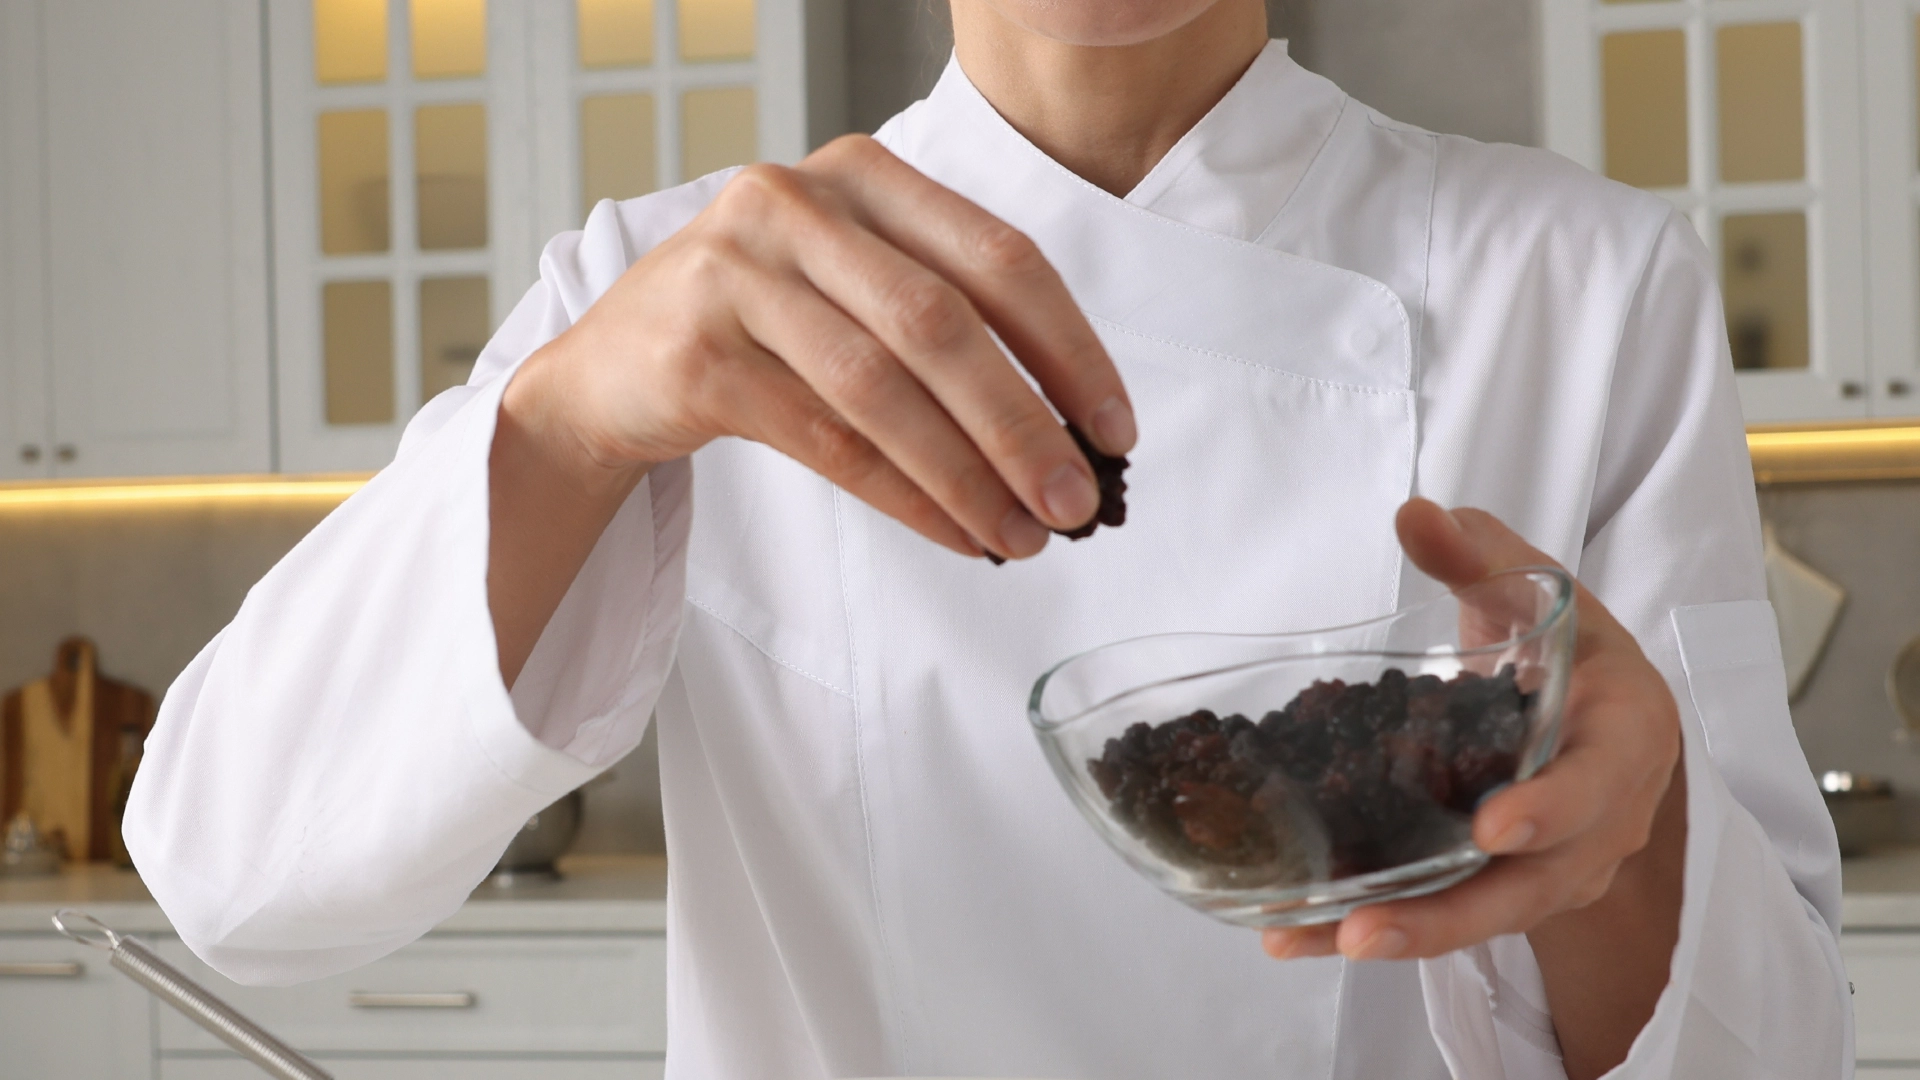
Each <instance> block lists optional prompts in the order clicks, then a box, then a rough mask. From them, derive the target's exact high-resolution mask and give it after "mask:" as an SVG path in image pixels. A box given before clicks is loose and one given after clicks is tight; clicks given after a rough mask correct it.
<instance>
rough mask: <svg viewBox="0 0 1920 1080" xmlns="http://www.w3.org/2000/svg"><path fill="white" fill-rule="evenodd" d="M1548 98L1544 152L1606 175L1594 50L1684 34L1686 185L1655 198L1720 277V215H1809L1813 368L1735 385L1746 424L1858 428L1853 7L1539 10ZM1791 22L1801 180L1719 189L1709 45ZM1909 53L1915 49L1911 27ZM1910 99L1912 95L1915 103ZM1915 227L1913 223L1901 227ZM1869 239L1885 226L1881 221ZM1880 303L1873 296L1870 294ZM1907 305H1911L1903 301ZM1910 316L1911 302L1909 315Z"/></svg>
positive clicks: (1570, 0)
mask: <svg viewBox="0 0 1920 1080" xmlns="http://www.w3.org/2000/svg"><path fill="white" fill-rule="evenodd" d="M1541 12H1542V19H1541V27H1542V71H1541V74H1542V80H1541V82H1542V87H1543V91H1544V95H1543V96H1544V101H1543V111H1544V115H1545V119H1546V143H1547V146H1548V148H1550V149H1552V150H1556V151H1558V152H1559V153H1562V154H1564V155H1566V156H1567V157H1570V158H1572V159H1573V160H1575V161H1577V162H1579V163H1580V164H1582V165H1585V166H1587V167H1588V168H1591V169H1593V170H1595V171H1597V172H1603V171H1604V166H1605V162H1604V161H1603V160H1602V159H1603V157H1604V146H1603V140H1604V130H1603V120H1602V116H1601V71H1600V48H1601V40H1602V38H1603V37H1604V36H1606V35H1607V34H1610V33H1615V32H1619V31H1633V30H1656V29H1679V30H1683V31H1684V32H1685V33H1686V39H1687V114H1688V155H1689V162H1688V164H1689V168H1688V175H1689V182H1688V185H1687V186H1686V187H1685V188H1676V189H1669V190H1665V191H1661V192H1659V194H1661V195H1663V196H1665V197H1666V198H1667V199H1669V200H1670V201H1672V202H1673V204H1674V205H1675V206H1676V207H1678V208H1679V209H1680V210H1682V211H1683V212H1685V213H1686V214H1687V215H1688V216H1689V217H1690V218H1691V219H1692V220H1693V222H1694V225H1695V226H1696V227H1697V228H1698V229H1699V230H1700V233H1701V235H1702V237H1704V238H1705V240H1706V243H1707V247H1708V249H1709V251H1711V253H1712V255H1713V258H1714V264H1715V265H1716V266H1718V265H1720V259H1721V237H1720V219H1721V217H1722V216H1723V215H1724V214H1727V213H1742V212H1755V211H1784V210H1804V211H1805V212H1806V215H1807V262H1808V266H1807V279H1808V280H1807V305H1808V312H1807V314H1808V322H1809V331H1808V334H1809V341H1808V345H1809V353H1810V361H1811V362H1810V366H1809V367H1808V368H1807V369H1806V370H1804V371H1748V372H1741V373H1740V377H1739V386H1740V398H1741V404H1742V405H1743V407H1744V408H1745V410H1746V414H1747V419H1748V420H1749V421H1755V422H1759V421H1797V420H1824V419H1856V418H1862V417H1865V416H1867V415H1868V414H1869V409H1870V405H1869V394H1868V392H1867V390H1868V377H1867V376H1868V371H1869V370H1870V353H1869V336H1868V331H1867V312H1868V308H1867V303H1866V289H1867V274H1866V252H1865V246H1866V239H1865V231H1866V230H1865V226H1864V217H1863V201H1864V198H1865V196H1864V188H1863V181H1862V176H1861V167H1862V166H1861V153H1862V147H1861V141H1862V140H1861V125H1862V114H1861V83H1860V77H1859V65H1860V61H1859V55H1860V42H1861V37H1860V30H1861V26H1860V19H1859V10H1858V7H1857V5H1856V0H1652V2H1643V3H1632V4H1606V3H1602V2H1600V0H1542V5H1541ZM1788 21H1797V22H1799V23H1800V25H1801V43H1802V49H1803V57H1802V65H1803V70H1804V71H1805V87H1806V98H1805V107H1806V123H1805V131H1806V138H1807V176H1806V179H1805V180H1804V181H1802V182H1797V183H1766V184H1726V183H1722V182H1721V181H1720V179H1719V176H1718V173H1717V170H1716V164H1717V162H1716V156H1717V150H1718V145H1719V133H1718V130H1717V127H1716V122H1715V115H1716V111H1717V103H1716V101H1715V96H1716V84H1717V80H1716V72H1715V69H1714V55H1713V47H1712V46H1713V36H1714V34H1715V32H1716V31H1717V30H1718V29H1719V28H1720V27H1723V26H1728V25H1736V24H1751V23H1775V22H1788ZM1906 40H1907V41H1908V42H1909V43H1911V41H1912V31H1911V29H1910V28H1909V30H1908V32H1907V36H1906ZM1908 97H1909V99H1911V97H1912V94H1911V92H1909V94H1908ZM1908 216H1909V217H1911V213H1909V215H1908ZM1874 227H1875V230H1876V231H1877V230H1879V229H1880V228H1881V223H1880V222H1878V221H1875V224H1874ZM1876 295H1878V293H1877V291H1876ZM1908 295H1909V296H1911V295H1912V293H1911V292H1909V294H1908ZM1909 306H1911V303H1909Z"/></svg>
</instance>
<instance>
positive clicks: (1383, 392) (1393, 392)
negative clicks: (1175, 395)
mask: <svg viewBox="0 0 1920 1080" xmlns="http://www.w3.org/2000/svg"><path fill="white" fill-rule="evenodd" d="M1084 314H1086V316H1087V321H1088V322H1092V323H1096V324H1098V325H1101V326H1106V327H1110V328H1112V329H1113V330H1115V331H1118V332H1119V333H1122V334H1128V335H1131V336H1133V337H1137V338H1139V339H1140V340H1142V341H1151V342H1153V343H1155V344H1157V345H1165V346H1167V347H1168V348H1171V349H1182V350H1184V351H1186V352H1191V353H1199V354H1200V355H1201V356H1206V357H1211V358H1212V359H1215V360H1225V361H1228V362H1230V363H1235V364H1239V365H1241V366H1242V367H1249V368H1252V369H1254V370H1255V371H1264V372H1266V373H1268V374H1270V375H1284V376H1286V377H1287V378H1289V379H1295V380H1297V381H1299V382H1303V383H1306V384H1308V385H1309V386H1319V387H1324V388H1326V389H1328V390H1345V391H1349V392H1352V393H1356V394H1372V395H1374V396H1375V397H1405V396H1407V395H1409V394H1411V393H1412V392H1413V391H1411V390H1408V389H1404V388H1392V387H1379V386H1361V385H1360V384H1359V383H1343V382H1336V381H1334V380H1332V379H1316V378H1314V377H1313V376H1311V375H1302V374H1300V373H1299V372H1297V371H1288V370H1287V369H1286V368H1279V367H1274V366H1273V365H1272V364H1263V363H1261V362H1259V361H1258V360H1248V359H1245V358H1243V357H1239V356H1235V355H1233V354H1232V353H1225V352H1221V351H1219V350H1218V349H1208V348H1204V347H1202V346H1199V345H1190V344H1188V343H1187V342H1184V341H1175V340H1173V339H1172V338H1163V337H1160V336H1158V335H1155V334H1147V333H1142V332H1141V331H1139V330H1135V329H1134V328H1133V327H1131V326H1125V325H1122V324H1120V323H1117V322H1114V321H1113V320H1112V319H1108V318H1104V317H1102V316H1099V315H1095V314H1092V313H1091V312H1085V313H1084Z"/></svg>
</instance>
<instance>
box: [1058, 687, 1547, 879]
mask: <svg viewBox="0 0 1920 1080" xmlns="http://www.w3.org/2000/svg"><path fill="white" fill-rule="evenodd" d="M1531 699H1532V695H1530V694H1527V693H1523V692H1522V691H1521V690H1520V688H1519V686H1518V684H1517V682H1516V681H1515V678H1514V671H1513V668H1511V667H1507V668H1504V669H1502V670H1501V671H1500V672H1499V673H1498V674H1496V675H1492V676H1483V675H1475V674H1472V673H1470V672H1462V673H1461V674H1459V675H1457V676H1455V677H1454V678H1452V679H1449V680H1442V679H1440V678H1439V677H1437V676H1433V675H1421V676H1417V677H1414V678H1408V677H1407V675H1406V673H1405V672H1403V671H1400V670H1398V669H1389V670H1388V671H1386V672H1385V673H1384V674H1383V675H1381V677H1380V679H1379V681H1378V682H1372V683H1353V684H1348V683H1345V682H1341V681H1339V680H1337V679H1336V680H1333V681H1329V682H1316V683H1314V684H1313V685H1312V686H1309V687H1308V688H1307V689H1305V690H1303V691H1301V692H1300V694H1299V695H1298V696H1296V697H1295V698H1294V699H1293V700H1292V701H1291V702H1289V703H1288V704H1287V707H1286V708H1284V709H1281V710H1279V711H1277V712H1270V713H1268V714H1267V715H1266V716H1264V717H1262V718H1261V720H1260V721H1259V722H1258V723H1255V722H1254V721H1252V720H1249V719H1247V718H1246V717H1245V716H1241V715H1237V714H1236V715H1232V716H1228V717H1226V718H1224V719H1222V718H1221V717H1219V716H1217V715H1215V714H1214V713H1212V712H1209V711H1206V710H1201V711H1199V712H1195V713H1191V714H1189V715H1186V716H1182V717H1180V718H1178V719H1176V720H1169V721H1166V722H1165V723H1161V724H1157V725H1150V724H1145V723H1139V724H1134V725H1133V726H1132V727H1130V728H1128V729H1127V731H1126V732H1125V733H1124V734H1123V735H1121V736H1120V737H1119V738H1116V739H1109V740H1107V745H1106V751H1105V753H1103V754H1102V755H1101V756H1100V757H1099V758H1097V759H1094V760H1091V761H1089V762H1088V763H1087V768H1088V771H1089V772H1090V773H1091V774H1092V776H1093V779H1094V782H1095V783H1097V784H1098V785H1099V786H1100V791H1101V793H1102V794H1104V795H1105V796H1106V798H1107V799H1108V800H1109V802H1110V803H1111V804H1112V807H1113V812H1114V814H1115V816H1116V817H1118V819H1119V820H1120V821H1121V822H1122V823H1123V824H1125V825H1126V826H1127V828H1129V829H1130V830H1132V831H1133V833H1134V834H1135V835H1136V836H1138V837H1140V838H1141V839H1142V840H1144V841H1145V842H1146V843H1147V844H1148V845H1149V846H1151V847H1152V848H1154V850H1156V851H1157V852H1158V853H1159V854H1160V855H1161V856H1162V857H1164V858H1166V859H1168V860H1169V861H1171V862H1173V863H1175V864H1176V865H1180V866H1184V867H1188V868H1192V869H1199V870H1210V871H1215V872H1216V873H1215V874H1214V875H1213V878H1214V881H1213V883H1215V884H1219V885H1226V886H1244V885H1253V884H1273V883H1276V880H1284V879H1312V878H1321V877H1326V878H1340V877H1348V876H1351V875H1354V874H1364V873H1369V872H1372V871H1375V870H1384V869H1387V868H1390V867H1394V866H1400V865H1404V864H1406V863H1408V862H1412V861H1414V860H1417V859H1420V858H1424V857H1426V856H1428V855H1432V854H1436V853H1437V851H1436V847H1439V846H1445V845H1447V844H1448V843H1449V838H1452V842H1457V839H1458V838H1460V837H1464V835H1466V831H1465V823H1466V822H1467V821H1468V820H1469V818H1470V815H1471V814H1472V813H1473V810H1474V808H1475V807H1476V806H1477V805H1478V804H1479V802H1480V800H1481V799H1482V798H1483V797H1485V796H1486V795H1487V794H1488V793H1489V792H1491V791H1492V790H1494V789H1495V788H1497V787H1499V786H1500V785H1501V784H1503V783H1506V782H1507V781H1509V780H1511V779H1512V778H1513V774H1514V770H1515V769H1516V768H1517V766H1518V764H1519V755H1520V751H1521V749H1522V747H1523V746H1524V745H1525V742H1526V737H1527V715H1528V711H1529V706H1530V705H1531V704H1532V700H1531Z"/></svg>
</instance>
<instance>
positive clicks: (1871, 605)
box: [0, 0, 1920, 852]
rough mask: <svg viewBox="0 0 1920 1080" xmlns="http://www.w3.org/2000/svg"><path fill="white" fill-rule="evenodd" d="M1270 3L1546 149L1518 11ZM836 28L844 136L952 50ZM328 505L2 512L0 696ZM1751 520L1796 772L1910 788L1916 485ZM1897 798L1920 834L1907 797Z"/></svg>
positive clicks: (1918, 540)
mask: <svg viewBox="0 0 1920 1080" xmlns="http://www.w3.org/2000/svg"><path fill="white" fill-rule="evenodd" d="M1269 10H1270V12H1271V15H1272V19H1273V26H1274V33H1275V35H1276V36H1285V37H1288V38H1290V40H1291V49H1292V52H1293V54H1294V55H1295V56H1296V57H1297V58H1298V59H1300V60H1301V61H1302V62H1303V63H1304V64H1305V65H1306V66H1308V67H1310V68H1312V69H1314V70H1316V71H1319V72H1321V73H1323V74H1325V75H1327V76H1329V77H1330V78H1332V79H1334V80H1335V81H1337V82H1339V83H1340V84H1341V85H1342V86H1344V87H1345V88H1347V89H1348V91H1349V92H1351V93H1352V94H1354V95H1355V96H1356V97H1358V98H1359V99H1360V100H1362V101H1365V102H1367V103H1368V104H1371V105H1373V106H1375V107H1377V108H1379V109H1381V110H1382V111H1384V112H1386V113H1388V114H1389V115H1392V116H1395V117H1397V118H1400V119H1403V120H1406V121H1409V122H1411V123H1416V124H1419V125H1422V126H1424V127H1428V128H1431V129H1434V130H1438V131H1445V132H1453V133H1460V134H1465V135H1470V136H1473V137H1475V138H1480V139H1485V140H1490V141H1506V142H1518V143H1533V144H1538V143H1539V142H1541V140H1542V132H1541V128H1542V122H1541V116H1540V113H1541V104H1540V102H1541V100H1542V93H1541V87H1540V76H1539V68H1540V60H1539V49H1538V46H1537V44H1536V43H1537V41H1538V40H1539V33H1540V26H1539V23H1540V14H1539V11H1538V10H1537V8H1536V4H1535V3H1534V2H1533V0H1418V2H1414V0H1270V2H1269ZM844 26H845V36H844V46H843V47H844V50H845V52H844V71H845V78H844V87H843V88H829V95H830V94H831V91H832V90H833V89H839V91H840V93H842V94H844V106H839V105H838V103H832V104H829V105H828V106H827V107H826V108H825V109H818V108H816V110H815V115H816V116H818V115H822V114H824V115H826V116H828V117H829V118H831V117H833V116H834V115H835V113H836V111H837V112H839V113H840V114H841V115H843V116H844V121H843V123H844V126H845V128H846V129H847V130H861V131H871V130H873V129H874V128H876V127H877V126H878V125H879V124H880V123H881V122H883V121H884V120H885V119H886V118H887V117H888V116H890V115H892V114H893V113H894V112H895V111H897V110H898V109H899V108H901V107H902V106H904V105H905V104H907V103H909V102H911V101H912V100H914V99H915V98H917V97H919V96H920V95H922V94H923V93H924V92H925V90H926V89H927V88H928V87H929V86H931V85H932V82H933V80H934V79H935V78H936V77H937V76H938V74H939V72H940V69H941V66H942V65H943V64H944V63H945V60H946V56H947V51H948V49H949V48H950V44H951V37H950V32H949V30H948V27H947V24H946V8H945V4H944V3H943V2H940V0H847V2H846V6H845V9H844ZM828 123H829V124H831V123H832V120H831V119H829V121H828ZM816 126H817V125H816ZM827 133H828V131H824V130H823V131H816V132H815V133H814V138H815V139H816V141H817V140H818V138H819V137H821V136H823V135H825V134H827ZM332 505H334V503H333V501H331V500H329V499H327V498H325V497H306V498H298V497H292V498H278V499H269V500H257V501H242V500H183V501H180V502H178V503H163V504H139V505H135V506H132V507H114V506H99V505H77V506H34V507H21V508H11V509H9V508H0V616H3V617H0V688H4V687H11V686H17V685H20V684H22V683H24V682H26V681H28V680H30V679H35V678H39V677H41V676H42V675H44V674H45V673H46V672H47V670H48V669H49V666H50V664H51V662H52V657H53V651H54V647H55V644H56V643H57V642H58V641H59V640H61V639H62V638H63V637H64V636H66V635H68V634H73V633H81V634H85V635H87V636H89V637H91V638H92V639H94V641H95V642H96V643H97V644H98V645H99V647H100V657H101V664H102V667H103V670H104V671H106V672H107V673H109V674H111V675H113V676H114V677H116V678H119V679H123V680H126V681H128V682H131V683H133V684H135V685H137V686H140V687H144V688H146V689H148V690H150V691H152V692H153V693H155V694H156V695H158V694H160V693H161V692H163V691H164V689H165V688H166V686H167V685H168V684H169V683H171V681H172V680H173V678H174V676H175V675H177V674H178V673H179V671H180V670H181V669H182V668H183V667H184V666H185V664H186V663H187V661H188V660H190V659H191V658H192V656H193V655H194V654H195V653H196V652H197V651H198V650H199V649H200V648H201V647H202V646H203V645H204V644H205V643H206V642H207V641H208V639H210V638H211V637H212V635H213V634H214V633H216V632H217V631H218V630H219V628H220V627H221V626H222V625H224V623H225V622H226V621H227V620H228V619H229V618H230V617H231V616H232V614H233V612H234V611H235V610H236V609H237V608H238V606H239V604H240V601H241V600H242V598H243V597H244V596H245V594H246V590H247V588H248V587H249V586H250V585H251V584H252V583H253V582H254V581H255V580H257V579H258V578H259V577H260V575H261V574H263V573H264V572H265V571H266V570H267V569H268V568H269V567H271V566H272V565H273V563H274V562H275V561H276V560H277V559H278V558H279V557H280V556H281V555H282V554H284V553H285V552H286V551H287V550H288V549H289V548H290V547H292V545H293V544H294V543H296V542H297V541H298V540H299V539H300V537H301V536H303V535H304V534H305V533H306V531H307V530H308V529H309V528H311V527H312V526H313V524H314V523H316V522H317V521H319V520H320V519H321V518H322V517H323V516H325V514H326V513H327V511H328V510H329V509H330V508H331V506H332ZM1762 507H1763V509H1764V512H1765V514H1766V516H1767V518H1768V520H1769V521H1770V522H1772V523H1774V525H1775V526H1776V530H1777V537H1778V539H1779V541H1780V542H1781V544H1782V545H1783V546H1784V547H1786V548H1787V549H1788V550H1790V551H1792V552H1794V553H1795V554H1796V555H1798V556H1799V557H1800V558H1802V559H1804V560H1805V561H1806V562H1807V563H1809V564H1810V565H1812V566H1813V567H1814V568H1816V569H1817V570H1819V571H1820V572H1821V573H1823V574H1824V575H1826V576H1827V577H1829V578H1831V579H1832V580H1833V581H1835V582H1836V583H1838V584H1839V585H1841V586H1842V587H1843V588H1845V589H1846V590H1847V601H1846V605H1845V608H1844V609H1843V611H1842V614H1841V617H1840V619H1839V621H1838V623H1837V625H1836V627H1835V629H1834V632H1833V636H1832V638H1831V640H1830V643H1829V645H1828V647H1827V648H1826V649H1825V651H1824V653H1823V655H1822V658H1821V661H1820V663H1819V665H1818V666H1817V667H1816V668H1815V670H1814V673H1813V675H1812V677H1811V679H1810V680H1809V682H1808V684H1807V685H1806V687H1805V689H1804V691H1803V693H1802V695H1801V696H1800V698H1799V699H1798V700H1797V701H1796V703H1795V705H1794V717H1795V722H1796V724H1797V725H1798V727H1799V730H1800V734H1801V737H1802V741H1803V743H1804V745H1805V746H1806V749H1807V754H1808V757H1809V759H1810V760H1811V762H1812V764H1813V766H1814V767H1815V768H1816V769H1826V768H1855V769H1863V770H1871V771H1874V772H1878V773H1881V774H1884V775H1888V776H1890V777H1891V778H1892V779H1893V780H1894V781H1895V783H1896V784H1897V785H1898V786H1899V787H1900V788H1901V789H1902V790H1903V791H1907V792H1913V793H1916V795H1920V752H1915V751H1909V750H1908V749H1906V748H1905V746H1904V745H1903V744H1901V743H1899V742H1897V741H1896V739H1895V736H1894V733H1895V731H1896V729H1897V728H1898V726H1899V725H1898V721H1897V718H1896V716H1895V714H1894V712H1893V710H1892V708H1891V706H1890V705H1889V703H1888V700H1887V697H1886V693H1885V690H1884V673H1885V672H1886V670H1887V667H1888V664H1889V663H1890V662H1891V661H1892V659H1893V657H1894V655H1895V654H1896V652H1897V651H1898V650H1899V649H1900V647H1901V646H1902V645H1903V644H1904V643H1905V642H1906V641H1907V640H1908V639H1909V638H1911V637H1913V636H1915V635H1920V573H1916V572H1915V567H1916V563H1917V561H1920V485H1916V484H1913V483H1907V482H1888V483H1866V484H1826V485H1799V484H1796V485H1790V486H1787V485H1783V486H1778V487H1774V488H1769V489H1764V490H1763V491H1762ZM657 769H658V764H657V759H656V758H655V757H654V753H653V745H652V742H651V739H649V741H648V743H647V744H646V745H645V746H643V747H642V749H641V750H640V751H639V752H637V753H636V754H634V755H633V756H632V757H631V758H629V759H628V760H627V761H625V762H623V763H621V764H620V765H619V766H618V767H617V768H616V769H615V770H614V772H613V775H612V777H611V778H610V779H609V780H607V781H604V782H602V783H599V784H597V785H595V786H594V787H592V788H590V789H589V790H588V792H587V807H588V808H587V812H586V814H585V823H584V829H583V832H582V834H581V837H580V840H579V842H578V845H577V850H581V851H604V852H623V851H659V850H662V848H663V845H664V839H663V835H662V832H661V826H660V810H659V800H658V791H659V785H658V775H657ZM1901 802H1902V808H1903V818H1904V819H1905V820H1906V821H1907V822H1908V824H1909V829H1910V831H1913V832H1916V833H1920V798H1910V797H1906V796H1903V797H1902V800H1901Z"/></svg>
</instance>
